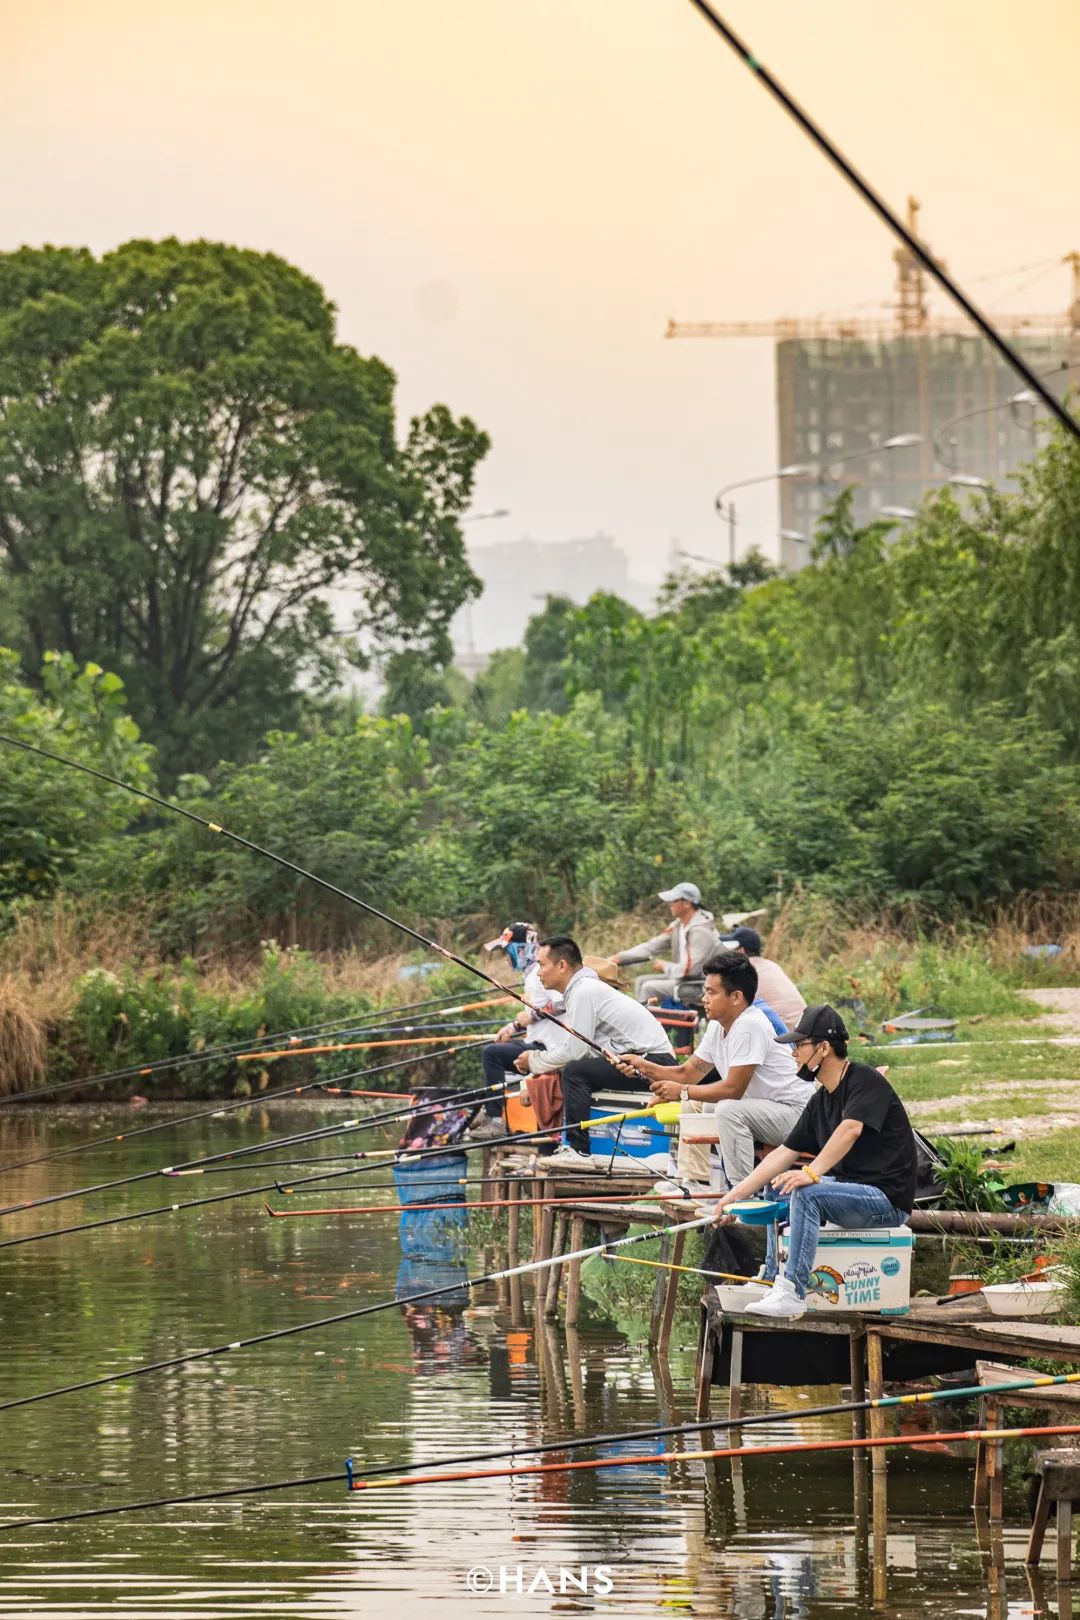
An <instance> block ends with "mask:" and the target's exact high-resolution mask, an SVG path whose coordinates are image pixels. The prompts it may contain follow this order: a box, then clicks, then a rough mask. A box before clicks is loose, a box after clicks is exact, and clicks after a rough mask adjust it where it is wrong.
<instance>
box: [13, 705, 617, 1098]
mask: <svg viewBox="0 0 1080 1620" xmlns="http://www.w3.org/2000/svg"><path fill="white" fill-rule="evenodd" d="M0 743H6V744H7V746H8V747H9V748H18V749H20V750H21V751H22V752H23V753H26V754H36V755H37V756H38V757H39V758H40V759H50V760H52V761H53V763H54V764H56V765H66V766H68V768H69V769H70V770H73V771H82V772H83V774H84V775H86V776H93V777H95V778H96V779H97V780H98V781H99V782H107V783H108V784H109V786H110V787H118V788H122V789H123V790H124V792H126V793H131V794H134V796H135V797H136V798H137V799H145V800H146V801H147V803H148V804H154V805H157V807H158V809H159V810H169V811H171V812H172V814H173V815H177V816H182V817H183V818H184V820H185V821H192V822H194V823H195V825H196V826H197V827H203V828H204V829H205V830H206V831H207V832H212V833H215V834H216V835H217V836H218V837H219V838H225V839H227V840H228V841H229V842H230V843H233V844H236V845H237V846H238V847H239V848H240V849H246V850H249V851H250V852H251V853H252V854H253V855H261V856H262V857H263V858H264V859H265V860H268V861H273V862H274V863H275V865H277V866H281V867H284V869H285V870H286V871H287V872H292V873H294V874H295V875H296V876H297V877H302V878H306V879H307V880H308V882H309V883H314V884H315V885H316V886H317V887H318V888H320V889H325V890H326V892H327V893H328V894H334V895H336V896H337V897H338V899H339V900H344V901H346V902H347V903H348V904H349V905H351V906H357V907H358V908H359V909H360V910H361V911H366V912H367V914H368V916H369V917H377V918H378V919H379V921H380V922H384V923H386V924H387V925H388V926H389V927H390V928H396V929H397V930H398V932H399V933H402V934H405V935H406V936H407V937H408V938H409V939H414V940H415V941H416V943H417V944H418V945H422V946H423V947H424V949H425V950H427V951H433V952H434V953H435V955H436V956H441V957H442V958H443V960H444V961H446V962H452V963H453V964H454V966H455V967H459V968H461V969H462V970H463V972H465V973H471V974H472V975H473V977H474V978H476V979H481V980H482V981H483V982H484V983H485V984H488V985H490V986H491V987H492V989H494V990H496V991H498V993H499V995H500V996H502V997H506V998H509V999H511V1000H514V1001H517V1002H520V1004H521V1005H522V1006H523V1007H529V1006H530V1004H529V1002H528V1000H527V999H526V997H525V996H524V995H523V994H522V993H521V992H520V991H518V990H516V989H513V988H511V987H510V986H509V985H505V984H501V983H500V981H499V980H498V979H496V978H495V976H494V974H491V973H489V972H488V971H487V969H486V968H481V967H477V966H476V964H475V963H473V962H469V961H467V960H466V959H465V957H463V956H458V954H457V952H456V951H452V950H450V949H449V948H448V947H447V946H446V945H440V944H439V943H438V941H437V940H434V939H429V938H428V936H427V935H426V934H422V933H420V931H419V930H418V929H416V928H413V927H412V926H411V925H410V924H409V923H405V922H402V921H401V920H400V919H399V918H397V917H392V916H391V915H390V913H389V912H386V911H382V910H380V908H379V907H378V906H374V905H372V904H371V902H370V900H361V898H360V896H359V895H357V894H352V893H351V892H350V891H349V890H348V889H343V888H341V887H340V886H339V885H338V884H337V883H331V882H330V880H329V878H324V877H320V876H319V875H318V873H317V872H311V871H309V870H308V868H307V867H306V866H300V865H299V864H298V863H297V862H296V861H290V860H289V859H288V857H287V856H285V855H279V854H278V853H277V852H276V851H275V850H272V849H266V848H264V846H263V845H262V844H256V843H254V842H253V841H252V840H251V839H250V838H245V837H244V836H243V834H242V833H237V832H233V831H232V830H231V828H229V827H223V826H222V825H221V824H220V823H219V822H216V821H210V820H209V819H208V817H206V816H200V815H198V814H197V813H196V812H195V811H194V810H192V809H190V808H189V807H188V806H187V805H184V804H175V803H174V802H173V801H172V800H171V799H163V798H162V797H161V796H160V794H157V793H151V792H150V790H149V789H148V788H141V787H135V786H134V785H133V784H132V783H131V782H124V781H122V780H121V779H120V777H118V776H110V775H109V773H108V771H101V770H98V768H97V767H96V766H95V765H84V764H83V762H82V761H81V760H78V759H71V758H70V757H69V756H68V755H66V754H54V753H53V752H52V750H51V749H49V748H42V747H41V746H40V745H39V744H38V743H31V742H26V741H25V739H23V738H21V737H11V736H9V735H8V734H7V733H6V732H0ZM530 1011H531V1008H530ZM544 1016H545V1018H547V1019H548V1021H549V1022H550V1023H552V1024H555V1025H556V1026H557V1027H558V1028H559V1029H561V1030H563V1031H564V1033H565V1034H567V1035H570V1036H572V1037H573V1038H574V1040H576V1041H580V1042H581V1043H582V1045H583V1046H587V1047H589V1049H590V1050H591V1051H593V1052H595V1053H597V1055H598V1056H599V1057H602V1058H605V1059H606V1058H607V1054H606V1053H605V1052H604V1049H603V1047H602V1046H600V1045H599V1044H598V1043H597V1042H596V1041H594V1040H593V1039H592V1038H591V1037H590V1036H588V1035H582V1034H580V1032H579V1031H578V1030H576V1029H574V1028H573V1027H572V1026H571V1025H570V1024H567V1023H566V1022H565V1021H564V1020H563V1019H561V1018H558V1017H557V1016H556V1015H555V1014H554V1013H553V1012H545V1014H544ZM608 1061H610V1059H608ZM612 1067H613V1068H614V1067H615V1065H614V1064H612Z"/></svg>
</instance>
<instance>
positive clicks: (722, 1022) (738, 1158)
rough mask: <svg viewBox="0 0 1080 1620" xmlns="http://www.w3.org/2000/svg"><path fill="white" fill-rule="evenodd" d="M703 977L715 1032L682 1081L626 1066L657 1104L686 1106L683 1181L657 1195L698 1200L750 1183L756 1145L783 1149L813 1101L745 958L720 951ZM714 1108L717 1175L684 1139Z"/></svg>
mask: <svg viewBox="0 0 1080 1620" xmlns="http://www.w3.org/2000/svg"><path fill="white" fill-rule="evenodd" d="M704 969H705V988H704V1002H705V1014H706V1017H707V1018H708V1019H709V1025H708V1028H707V1029H706V1031H705V1034H704V1036H703V1037H702V1039H701V1042H700V1044H699V1046H698V1048H697V1050H696V1052H695V1053H694V1054H693V1056H692V1057H690V1058H688V1059H687V1060H686V1062H685V1063H684V1064H683V1065H682V1067H681V1068H680V1070H679V1072H678V1075H677V1077H675V1078H668V1077H667V1075H666V1074H665V1073H664V1071H663V1070H659V1069H656V1068H654V1066H653V1065H652V1064H650V1063H648V1062H645V1061H643V1060H642V1059H641V1058H635V1057H628V1058H625V1059H624V1060H623V1064H622V1067H623V1068H624V1069H625V1070H626V1071H628V1072H629V1071H631V1070H635V1071H637V1072H638V1073H639V1074H642V1075H644V1076H645V1077H646V1078H647V1079H648V1080H649V1081H650V1083H651V1089H652V1091H653V1093H654V1095H655V1096H656V1098H657V1099H658V1101H660V1102H674V1101H676V1100H681V1101H682V1104H683V1111H682V1117H681V1120H680V1130H679V1157H678V1167H679V1168H678V1180H677V1181H675V1182H662V1183H661V1184H660V1185H659V1186H658V1188H657V1191H659V1192H661V1193H677V1192H685V1193H688V1194H689V1195H690V1196H691V1197H692V1198H700V1197H703V1196H705V1195H706V1194H708V1193H710V1192H713V1193H715V1192H719V1191H722V1190H724V1191H726V1190H727V1189H728V1188H729V1187H733V1186H734V1185H735V1184H736V1182H740V1181H742V1180H743V1178H744V1177H745V1176H748V1175H749V1174H750V1171H751V1170H752V1169H753V1167H754V1143H755V1142H773V1143H775V1142H782V1141H783V1140H784V1138H785V1137H786V1136H787V1134H788V1132H789V1131H790V1130H791V1129H792V1128H793V1127H794V1126H795V1124H796V1123H797V1121H798V1119H799V1116H800V1115H801V1114H802V1111H803V1109H804V1108H805V1107H806V1103H807V1099H808V1096H809V1092H808V1090H807V1086H806V1082H805V1080H803V1079H801V1078H800V1076H799V1073H798V1070H797V1069H796V1066H795V1060H794V1058H793V1057H792V1056H791V1053H790V1052H789V1051H788V1050H787V1047H786V1046H783V1045H781V1044H779V1043H778V1041H777V1039H776V1036H775V1033H774V1030H773V1026H772V1024H771V1023H770V1021H769V1019H768V1017H767V1016H766V1014H765V1013H764V1012H763V1010H762V1009H761V1007H760V1006H757V1005H756V1004H755V1000H754V998H755V996H756V993H757V974H756V973H755V971H754V968H753V966H752V965H751V963H750V962H749V961H747V959H746V957H745V955H743V953H742V952H741V951H720V952H718V953H717V954H716V955H715V956H712V957H710V958H709V960H708V961H707V962H706V963H705V965H704ZM710 1104H712V1105H713V1107H712V1110H711V1111H712V1112H713V1113H714V1114H715V1129H716V1134H717V1142H718V1148H719V1154H720V1162H719V1165H718V1166H717V1167H716V1170H715V1173H714V1172H713V1169H712V1162H711V1160H710V1153H709V1148H708V1146H707V1145H705V1144H700V1145H699V1144H697V1143H694V1142H690V1141H687V1140H686V1139H685V1138H686V1137H688V1136H692V1135H693V1134H694V1122H695V1116H700V1115H701V1114H702V1113H703V1112H708V1111H709V1105H710ZM700 1123H701V1121H700V1119H699V1120H698V1124H699V1127H700Z"/></svg>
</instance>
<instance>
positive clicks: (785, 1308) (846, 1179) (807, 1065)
mask: <svg viewBox="0 0 1080 1620" xmlns="http://www.w3.org/2000/svg"><path fill="white" fill-rule="evenodd" d="M777 1039H778V1040H779V1041H780V1042H781V1043H783V1044H785V1045H789V1046H791V1048H792V1050H793V1052H794V1054H795V1058H796V1061H797V1062H798V1064H799V1072H800V1074H802V1075H803V1077H804V1079H807V1080H817V1081H819V1082H820V1084H819V1086H818V1087H816V1088H815V1090H814V1094H813V1096H812V1097H811V1098H810V1101H809V1102H808V1103H807V1105H806V1107H805V1108H804V1109H803V1111H802V1113H801V1114H800V1116H799V1118H798V1120H797V1121H796V1123H795V1125H794V1127H793V1128H792V1129H791V1130H790V1131H789V1132H788V1135H787V1136H786V1137H785V1139H784V1141H783V1143H782V1145H781V1146H780V1147H778V1148H774V1149H773V1151H772V1152H771V1153H770V1154H768V1155H767V1156H766V1157H765V1158H764V1159H763V1160H762V1161H761V1163H760V1164H759V1165H758V1167H757V1169H756V1170H754V1171H752V1172H751V1174H750V1175H748V1176H747V1177H746V1178H745V1180H743V1181H741V1182H740V1183H739V1185H738V1186H737V1187H733V1188H732V1189H731V1191H730V1192H729V1193H726V1194H725V1196H724V1197H723V1198H721V1200H720V1202H719V1203H718V1204H717V1206H716V1213H717V1218H718V1219H720V1218H722V1217H723V1215H724V1214H725V1212H726V1210H727V1207H728V1206H729V1205H731V1204H735V1203H738V1202H739V1200H740V1199H742V1198H749V1197H750V1196H751V1195H752V1194H753V1193H756V1192H760V1191H761V1189H762V1188H765V1189H766V1192H767V1194H769V1195H771V1196H774V1197H777V1198H786V1199H788V1200H789V1201H790V1213H789V1220H790V1223H791V1224H790V1233H789V1240H788V1259H787V1265H786V1267H785V1268H784V1271H785V1274H784V1276H782V1277H781V1276H778V1275H777V1269H778V1261H777V1254H776V1240H775V1228H774V1227H770V1228H769V1246H768V1252H767V1254H766V1258H765V1281H767V1282H770V1283H772V1288H771V1289H770V1291H769V1293H768V1294H767V1295H766V1296H765V1298H764V1299H762V1300H758V1301H757V1302H755V1303H752V1304H750V1305H748V1306H747V1307H746V1309H747V1311H748V1312H750V1313H752V1314H753V1315H755V1316H774V1317H775V1316H779V1317H787V1318H795V1317H799V1316H802V1315H803V1314H804V1313H805V1311H806V1285H807V1282H808V1281H809V1278H810V1271H811V1268H812V1267H813V1264H814V1256H815V1254H816V1253H817V1242H818V1233H819V1231H820V1230H821V1223H822V1221H832V1222H833V1223H834V1224H835V1225H837V1226H844V1227H848V1228H856V1227H868V1226H903V1225H904V1223H905V1222H906V1221H907V1218H908V1216H909V1215H910V1214H911V1210H912V1206H913V1204H914V1202H915V1164H916V1155H915V1135H914V1132H913V1131H912V1129H911V1122H910V1121H909V1119H908V1117H907V1113H906V1112H905V1110H904V1105H903V1103H902V1102H901V1101H900V1098H899V1097H898V1096H897V1095H896V1092H895V1091H894V1090H893V1088H892V1086H890V1085H889V1082H888V1081H887V1080H886V1079H885V1077H884V1075H882V1074H879V1073H878V1071H877V1069H871V1068H869V1067H868V1066H867V1065H866V1064H865V1063H852V1062H851V1061H850V1060H849V1058H848V1055H847V1043H848V1032H847V1030H846V1029H845V1027H844V1021H843V1019H842V1018H841V1017H840V1014H839V1013H837V1012H834V1010H833V1009H832V1007H807V1008H806V1009H805V1011H804V1012H803V1014H802V1017H801V1018H800V1019H799V1023H798V1027H797V1028H796V1029H793V1030H792V1031H791V1032H790V1034H788V1035H781V1036H778V1037H777ZM804 1153H809V1154H812V1155H813V1157H812V1158H811V1160H810V1163H809V1164H808V1165H805V1166H803V1167H802V1168H800V1169H794V1168H793V1166H794V1164H795V1161H796V1160H797V1159H798V1158H799V1156H800V1155H801V1154H804ZM770 1183H771V1185H770Z"/></svg>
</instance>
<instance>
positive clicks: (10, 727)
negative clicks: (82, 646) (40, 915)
mask: <svg viewBox="0 0 1080 1620" xmlns="http://www.w3.org/2000/svg"><path fill="white" fill-rule="evenodd" d="M41 683H42V688H43V690H42V691H39V692H35V691H33V690H32V689H31V688H30V687H28V686H27V685H25V684H24V683H23V681H22V680H21V679H20V677H19V660H18V656H17V654H16V653H15V652H13V651H12V650H11V649H10V648H8V647H0V731H3V732H5V733H6V734H8V735H9V736H12V737H16V738H18V739H19V740H21V741H22V742H28V743H33V744H35V745H36V746H37V747H40V748H47V749H48V750H49V751H50V752H51V753H56V754H63V755H66V756H68V757H69V758H71V759H75V760H79V761H80V762H81V763H82V764H84V765H92V766H94V768H95V769H97V770H102V771H107V772H108V773H109V775H110V776H117V777H119V778H121V779H122V780H124V781H128V782H131V783H132V784H133V785H134V786H136V787H150V786H151V785H152V773H151V768H150V751H149V750H148V749H147V748H146V747H145V746H144V745H143V744H142V743H141V742H140V741H139V728H138V726H137V725H136V724H135V722H134V721H133V720H132V719H131V717H130V715H129V714H128V713H127V708H126V704H125V700H124V683H123V681H122V680H121V679H120V678H119V676H118V675H113V674H106V673H105V672H104V671H103V670H102V669H101V668H99V666H98V665H97V664H87V665H86V666H85V668H83V669H80V668H79V667H78V666H77V665H76V663H75V660H74V659H73V658H72V657H71V654H70V653H65V654H63V655H62V656H61V655H59V654H55V653H52V654H48V655H47V656H46V659H45V664H44V668H43V670H42V677H41ZM141 808H142V807H141V805H140V803H139V800H138V799H137V798H135V796H134V795H133V794H130V793H125V792H123V791H122V790H121V789H119V788H111V787H109V786H108V784H107V783H103V782H97V781H95V780H94V779H93V778H92V777H89V776H86V775H84V774H83V773H82V772H81V771H70V770H65V768H64V767H63V766H62V765H56V764H54V763H52V762H51V761H50V760H47V759H40V758H38V757H36V756H35V755H33V754H27V753H24V752H23V751H22V750H21V749H15V748H11V747H9V746H8V745H6V744H0V916H2V914H3V910H4V907H5V905H7V904H9V903H10V902H12V901H15V900H24V899H28V898H40V897H42V896H44V895H46V894H48V893H50V892H51V891H52V890H53V889H54V888H55V887H56V885H57V883H58V882H59V881H60V880H61V879H62V878H64V877H65V876H66V875H67V874H69V873H70V872H71V871H72V869H73V868H74V866H75V865H76V864H77V862H78V861H79V860H80V859H81V858H83V857H84V856H85V854H86V851H87V849H88V848H90V847H91V846H93V845H95V844H97V843H99V842H101V841H102V840H110V839H112V838H113V837H115V835H116V834H117V833H119V832H121V831H122V830H123V829H124V828H125V827H127V826H128V825H129V824H130V823H131V822H132V821H134V820H135V818H136V817H137V816H138V815H139V814H140V812H141ZM110 847H114V846H113V845H111V844H110Z"/></svg>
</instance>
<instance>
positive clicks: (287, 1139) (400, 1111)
mask: <svg viewBox="0 0 1080 1620" xmlns="http://www.w3.org/2000/svg"><path fill="white" fill-rule="evenodd" d="M477 1044H481V1043H477ZM460 1050H461V1048H460V1047H448V1048H446V1049H444V1050H443V1051H441V1052H431V1053H429V1054H428V1056H430V1057H445V1056H447V1055H448V1053H451V1052H454V1051H460ZM398 1061H399V1062H413V1061H414V1060H413V1059H399V1060H398ZM362 1072H363V1073H365V1074H374V1073H377V1072H378V1071H377V1070H374V1069H366V1070H364V1071H362ZM318 1084H319V1082H318V1081H312V1082H311V1084H310V1085H308V1086H288V1087H286V1088H285V1091H286V1093H287V1094H288V1095H289V1096H297V1095H299V1093H300V1092H302V1091H309V1090H311V1088H312V1086H315V1085H318ZM500 1092H501V1087H500V1086H482V1087H479V1088H477V1087H472V1088H471V1089H470V1090H469V1091H465V1092H461V1093H459V1094H457V1095H451V1096H450V1097H448V1098H445V1099H443V1098H439V1099H438V1101H437V1102H436V1103H418V1104H413V1105H411V1106H410V1107H408V1108H396V1109H391V1110H390V1111H389V1112H388V1113H382V1114H370V1115H368V1116H367V1117H366V1118H358V1119H346V1120H339V1121H338V1122H337V1123H335V1124H333V1125H321V1126H319V1127H318V1128H317V1129H315V1130H311V1131H299V1132H294V1133H293V1134H292V1135H290V1136H272V1137H270V1138H268V1139H267V1141H265V1142H255V1143H252V1144H250V1145H249V1146H247V1147H239V1148H230V1149H229V1150H227V1151H224V1152H221V1153H208V1154H206V1155H204V1157H202V1158H199V1159H187V1160H185V1161H184V1162H183V1163H181V1164H177V1165H161V1166H159V1167H158V1168H157V1169H154V1170H140V1171H138V1172H136V1173H135V1174H134V1175H130V1176H117V1177H115V1178H114V1179H113V1180H111V1181H99V1182H95V1183H93V1184H92V1185H91V1186H88V1187H72V1188H70V1189H69V1190H68V1191H67V1192H62V1193H47V1194H45V1195H44V1196H43V1197H41V1198H29V1199H25V1200H24V1201H23V1202H21V1203H18V1204H8V1205H7V1206H6V1208H4V1209H0V1216H4V1215H20V1214H23V1213H25V1211H26V1210H29V1209H41V1208H42V1207H43V1206H44V1205H46V1204H64V1203H67V1202H68V1201H69V1200H71V1199H73V1198H86V1197H89V1196H90V1195H91V1194H92V1193H99V1192H110V1191H111V1190H112V1189H113V1188H114V1187H131V1186H134V1185H135V1183H136V1182H139V1181H153V1180H154V1179H155V1178H156V1177H157V1176H198V1175H201V1174H202V1173H203V1167H204V1166H206V1165H210V1164H220V1163H222V1162H223V1161H224V1160H233V1159H246V1158H249V1157H251V1155H253V1154H258V1153H271V1152H273V1151H274V1150H275V1149H276V1148H281V1147H292V1146H294V1145H299V1144H303V1143H309V1142H318V1141H324V1140H325V1139H326V1138H327V1137H338V1136H348V1135H351V1134H352V1133H353V1132H354V1131H362V1130H367V1129H370V1128H372V1127H374V1126H377V1125H383V1124H388V1123H393V1122H396V1121H399V1120H402V1119H412V1118H414V1117H415V1116H416V1115H417V1114H423V1113H429V1112H430V1113H441V1112H444V1111H445V1110H446V1109H447V1108H449V1107H451V1106H454V1105H457V1104H461V1103H468V1102H481V1101H483V1099H484V1098H486V1097H490V1096H491V1095H492V1094H498V1093H500ZM270 1095H280V1093H270ZM263 1100H265V1099H263V1098H255V1099H253V1098H251V1097H244V1098H241V1099H239V1100H238V1101H237V1102H235V1103H232V1104H227V1105H226V1107H232V1108H250V1107H251V1105H252V1102H253V1101H255V1102H259V1101H263ZM225 1111H226V1108H225V1107H219V1108H210V1109H205V1110H203V1111H202V1112H200V1113H198V1114H189V1115H187V1116H186V1119H185V1120H184V1121H177V1120H168V1121H166V1122H165V1123H166V1124H167V1125H175V1124H181V1123H186V1122H187V1120H191V1119H205V1118H207V1117H208V1116H209V1117H212V1118H213V1117H216V1116H217V1115H218V1114H223V1113H225ZM143 1128H144V1129H145V1130H148V1131H150V1130H159V1129H161V1128H162V1127H161V1124H160V1123H159V1124H158V1125H148V1126H145V1127H143ZM128 1134H129V1135H131V1136H136V1135H138V1134H140V1133H139V1132H138V1131H131V1132H129V1133H128ZM108 1140H109V1141H112V1140H113V1138H111V1137H110V1138H108ZM58 1151H60V1152H63V1151H65V1150H63V1149H60V1150H58ZM173 1207H176V1206H173ZM146 1213H154V1214H158V1213H160V1211H147V1212H146ZM118 1218H126V1217H118ZM91 1224H93V1225H98V1224H99V1223H98V1222H93V1223H91ZM68 1230H70V1231H77V1230H80V1228H76V1227H71V1228H68ZM51 1235H52V1234H51V1233H48V1232H40V1233H37V1234H36V1236H38V1237H49V1236H51ZM16 1241H20V1240H16ZM3 1247H4V1245H3V1244H2V1243H0V1248H3Z"/></svg>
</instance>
